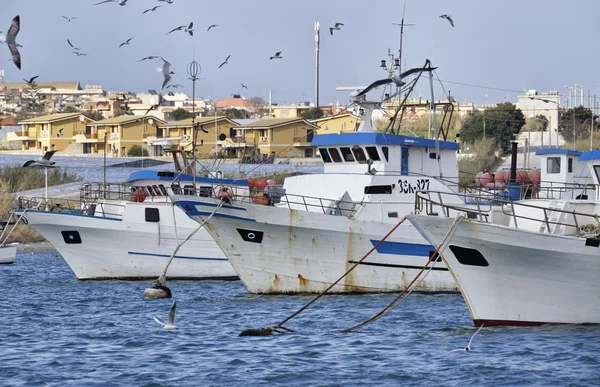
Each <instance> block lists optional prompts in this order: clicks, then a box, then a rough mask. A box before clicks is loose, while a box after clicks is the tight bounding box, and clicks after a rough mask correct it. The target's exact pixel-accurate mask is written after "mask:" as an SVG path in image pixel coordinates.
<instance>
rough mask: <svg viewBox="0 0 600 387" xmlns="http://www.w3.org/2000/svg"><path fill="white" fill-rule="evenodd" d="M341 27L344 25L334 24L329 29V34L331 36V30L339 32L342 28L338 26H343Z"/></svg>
mask: <svg viewBox="0 0 600 387" xmlns="http://www.w3.org/2000/svg"><path fill="white" fill-rule="evenodd" d="M343 25H344V23H335V24H334V26H333V27H329V33H330V34H331V35H333V30H338V31H339V30H341V29H342V27H340V26H343Z"/></svg>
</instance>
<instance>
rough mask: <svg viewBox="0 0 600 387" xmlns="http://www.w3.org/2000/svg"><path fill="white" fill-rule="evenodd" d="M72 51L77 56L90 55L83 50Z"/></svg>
mask: <svg viewBox="0 0 600 387" xmlns="http://www.w3.org/2000/svg"><path fill="white" fill-rule="evenodd" d="M71 52H72V53H73V54H75V55H77V56H88V54H84V53H83V52H79V51H71Z"/></svg>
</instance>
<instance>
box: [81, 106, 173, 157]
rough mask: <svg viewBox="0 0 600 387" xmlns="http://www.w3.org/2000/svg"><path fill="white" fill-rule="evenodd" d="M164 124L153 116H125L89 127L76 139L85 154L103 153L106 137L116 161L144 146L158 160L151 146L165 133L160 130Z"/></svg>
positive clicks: (97, 122) (109, 151)
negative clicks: (135, 146)
mask: <svg viewBox="0 0 600 387" xmlns="http://www.w3.org/2000/svg"><path fill="white" fill-rule="evenodd" d="M164 124H166V122H165V121H163V120H161V119H159V118H156V117H154V116H151V115H148V116H135V115H124V116H118V117H113V118H107V119H104V120H100V121H96V122H94V123H92V124H90V125H88V128H87V130H86V131H85V132H84V133H80V134H79V135H78V136H76V140H77V142H78V143H80V144H82V147H83V152H82V153H100V154H102V153H104V136H105V135H106V152H107V154H112V155H113V156H115V157H123V156H127V153H128V152H129V149H131V147H132V146H134V145H138V146H143V147H144V148H145V149H147V150H148V151H149V153H150V155H151V156H156V155H157V153H156V152H155V147H152V146H150V144H151V143H152V142H153V141H154V140H156V139H157V138H158V137H159V136H160V137H162V133H161V131H160V130H159V127H160V126H161V125H164Z"/></svg>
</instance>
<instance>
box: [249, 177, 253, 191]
mask: <svg viewBox="0 0 600 387" xmlns="http://www.w3.org/2000/svg"><path fill="white" fill-rule="evenodd" d="M248 183H249V185H248V188H250V189H252V188H254V179H253V178H249V179H248Z"/></svg>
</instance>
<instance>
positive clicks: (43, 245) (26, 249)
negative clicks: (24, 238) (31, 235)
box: [17, 241, 58, 254]
mask: <svg viewBox="0 0 600 387" xmlns="http://www.w3.org/2000/svg"><path fill="white" fill-rule="evenodd" d="M19 253H21V254H22V253H25V254H29V253H31V254H36V253H57V254H58V251H57V250H56V249H55V248H54V246H52V244H51V243H50V242H48V241H43V242H31V243H21V242H19V246H17V254H19Z"/></svg>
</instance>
